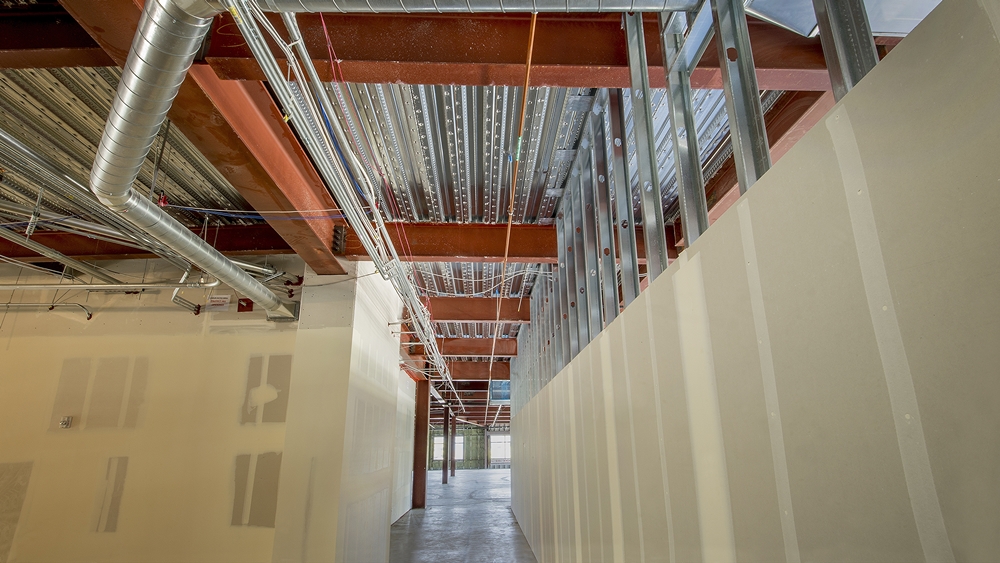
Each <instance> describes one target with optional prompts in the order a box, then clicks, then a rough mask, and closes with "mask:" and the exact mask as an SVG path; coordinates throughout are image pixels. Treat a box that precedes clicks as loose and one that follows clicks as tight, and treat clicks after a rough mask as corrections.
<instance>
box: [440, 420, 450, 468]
mask: <svg viewBox="0 0 1000 563" xmlns="http://www.w3.org/2000/svg"><path fill="white" fill-rule="evenodd" d="M443 426H444V447H443V449H444V455H443V456H442V459H441V483H442V484H444V485H447V484H448V461H449V459H450V457H449V455H448V454H449V453H451V452H450V451H449V450H448V427H449V426H451V409H450V408H448V407H445V408H444V425H443Z"/></svg>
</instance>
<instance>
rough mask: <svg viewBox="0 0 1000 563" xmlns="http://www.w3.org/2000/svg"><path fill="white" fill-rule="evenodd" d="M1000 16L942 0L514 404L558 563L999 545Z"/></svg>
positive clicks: (955, 555) (516, 471)
mask: <svg viewBox="0 0 1000 563" xmlns="http://www.w3.org/2000/svg"><path fill="white" fill-rule="evenodd" d="M998 29H1000V2H997V1H996V0H988V1H987V0H982V1H979V2H976V1H966V0H945V1H944V2H942V4H941V6H940V7H939V8H938V9H937V10H936V11H935V12H934V13H933V14H932V15H931V16H930V17H929V18H928V19H927V20H926V21H925V22H923V23H922V24H921V25H920V26H919V27H918V28H917V29H916V30H915V31H914V32H913V33H912V34H911V36H910V37H908V38H907V39H906V40H904V41H903V42H902V43H901V44H900V45H899V46H898V47H897V48H895V49H894V50H893V51H892V53H891V54H890V55H889V56H888V57H887V58H886V59H885V60H884V61H882V62H881V63H880V64H879V66H878V67H877V68H876V69H875V70H874V71H873V72H872V73H871V74H870V75H869V76H868V77H867V78H866V79H865V80H864V81H862V83H861V84H860V85H859V86H858V87H857V88H856V89H855V90H853V91H852V92H851V93H850V94H849V95H848V96H847V97H846V98H845V99H844V100H843V101H842V102H841V103H840V104H838V105H837V106H836V107H835V108H834V109H833V110H832V111H831V113H830V114H828V116H827V117H826V118H825V119H824V120H823V121H821V122H820V124H819V125H817V126H816V127H815V128H814V129H813V130H812V131H811V132H810V133H809V134H808V135H806V136H805V138H803V140H802V141H800V142H799V143H798V144H797V145H796V146H795V147H794V148H793V149H792V150H791V151H790V152H789V153H788V154H787V155H786V156H785V157H784V158H783V159H782V160H781V161H780V162H779V163H777V165H776V166H775V167H774V168H773V169H772V170H771V171H770V172H768V173H767V174H766V175H765V176H764V177H763V178H762V179H761V180H760V181H759V182H758V183H757V184H756V185H755V186H754V187H753V188H752V189H751V190H750V191H749V193H748V194H746V195H745V196H743V197H742V198H741V199H740V201H739V202H738V203H737V204H736V205H735V206H734V207H733V208H732V209H731V210H730V211H729V212H727V213H726V214H725V215H724V216H723V217H722V218H720V219H719V221H718V222H716V223H715V224H714V225H713V226H712V227H711V228H710V229H709V230H708V232H707V233H706V234H705V235H703V236H702V237H701V238H699V239H698V240H697V241H696V242H695V243H694V244H693V245H692V247H691V248H690V249H688V250H686V251H685V252H683V253H682V254H681V256H680V257H679V259H678V260H676V261H675V262H674V263H673V264H672V265H671V266H670V268H669V269H668V270H667V271H666V272H664V273H663V274H662V275H661V276H659V277H658V278H657V279H656V280H655V281H654V282H653V283H652V284H651V285H650V286H649V288H648V289H647V290H645V291H644V292H643V293H642V294H641V295H640V297H639V298H638V299H637V300H636V301H635V302H633V303H632V304H631V305H630V306H629V307H628V308H627V309H626V310H625V311H624V313H623V315H622V316H620V317H619V318H618V319H616V320H615V321H614V322H613V323H612V324H611V325H610V326H609V327H608V328H607V329H606V330H605V331H603V332H602V333H601V334H600V335H599V336H598V338H597V339H595V340H594V341H593V342H592V343H591V344H590V345H589V346H588V347H587V348H586V349H585V350H583V351H582V352H581V354H580V355H579V356H578V357H577V358H576V359H575V360H574V361H573V362H572V363H571V364H570V365H569V366H567V368H566V369H564V370H563V371H562V372H561V373H560V374H558V375H557V376H556V377H555V378H554V379H553V380H552V382H550V383H549V384H548V385H547V386H546V387H544V388H543V389H542V390H541V391H540V392H539V393H538V394H537V395H536V396H535V397H534V398H532V399H531V400H530V401H529V402H528V403H527V404H526V405H525V406H524V407H523V408H522V409H521V410H520V411H519V412H518V413H517V414H516V415H515V416H514V418H513V423H512V432H513V442H514V443H513V449H514V452H513V465H512V467H513V487H514V490H513V510H514V513H515V515H516V517H517V520H518V522H519V523H520V525H521V528H522V530H523V531H524V532H525V535H526V536H527V538H528V541H529V543H530V544H531V547H532V549H533V550H534V552H535V554H536V556H537V557H538V560H539V561H541V562H550V561H628V562H631V561H646V562H652V561H669V562H681V561H712V562H723V561H768V562H772V561H955V560H957V561H995V560H997V559H998V558H1000V535H998V534H997V533H996V530H997V529H998V526H1000V488H998V487H997V486H996V483H997V479H998V477H1000V470H998V467H1000V446H998V443H997V440H996V436H997V434H998V432H1000V411H998V410H997V408H996V405H998V404H1000V378H997V366H998V365H1000V346H998V345H997V343H998V342H1000V324H998V322H997V319H1000V292H998V290H997V288H998V287H1000V245H998V244H997V241H998V240H1000V221H998V220H997V217H1000V160H998V159H997V158H996V156H995V150H996V147H997V146H998V144H1000V105H998V104H997V103H996V94H995V93H996V92H997V91H998V88H1000V44H998V40H997V36H998ZM512 383H513V384H514V385H516V384H517V380H516V379H515V380H514V381H513V382H512Z"/></svg>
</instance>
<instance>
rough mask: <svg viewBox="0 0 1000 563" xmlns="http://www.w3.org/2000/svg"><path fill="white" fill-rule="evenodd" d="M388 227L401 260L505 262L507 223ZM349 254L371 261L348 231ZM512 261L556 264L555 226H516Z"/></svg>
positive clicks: (512, 233)
mask: <svg viewBox="0 0 1000 563" xmlns="http://www.w3.org/2000/svg"><path fill="white" fill-rule="evenodd" d="M386 226H387V230H388V232H389V237H390V238H391V239H392V242H393V244H394V245H395V247H396V250H397V252H398V253H399V256H400V258H401V259H403V260H405V261H413V262H502V261H503V251H504V243H505V240H506V235H507V226H506V225H496V224H494V225H482V224H479V225H470V224H459V223H390V224H388V225H386ZM344 248H345V250H344V254H345V257H346V258H348V259H351V260H368V259H370V257H369V256H368V254H367V253H366V252H365V249H364V247H363V246H361V242H360V241H359V240H358V237H357V235H355V234H354V232H353V231H349V232H348V234H347V239H346V244H345V246H344ZM508 262H510V263H533V264H555V263H556V230H555V227H553V226H551V225H515V226H514V228H513V229H512V230H511V236H510V255H509V258H508Z"/></svg>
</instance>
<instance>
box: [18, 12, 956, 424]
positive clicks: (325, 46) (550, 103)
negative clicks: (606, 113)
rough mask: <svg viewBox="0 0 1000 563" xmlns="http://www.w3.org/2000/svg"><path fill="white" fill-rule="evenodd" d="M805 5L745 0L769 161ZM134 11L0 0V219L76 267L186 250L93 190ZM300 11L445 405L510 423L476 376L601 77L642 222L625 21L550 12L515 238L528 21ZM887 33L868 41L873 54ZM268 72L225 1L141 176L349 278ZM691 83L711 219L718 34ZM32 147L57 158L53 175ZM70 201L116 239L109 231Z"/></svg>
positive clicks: (728, 168)
mask: <svg viewBox="0 0 1000 563" xmlns="http://www.w3.org/2000/svg"><path fill="white" fill-rule="evenodd" d="M140 3H141V2H140ZM802 3H805V4H809V5H810V6H811V0H805V1H804V2H791V1H787V2H786V1H782V2H775V1H765V0H755V1H753V2H750V3H748V7H749V10H750V13H756V14H758V15H760V16H761V17H762V18H764V19H766V20H768V22H770V23H765V22H764V21H758V20H753V19H751V21H750V39H751V41H753V44H754V56H755V62H756V66H757V76H758V80H759V86H760V89H761V90H762V91H761V102H762V105H763V108H764V111H765V122H766V126H767V133H768V139H769V141H770V144H771V154H772V158H774V159H777V158H778V157H780V154H783V153H784V152H785V151H787V150H788V148H789V147H790V146H791V145H793V144H794V142H795V141H796V140H797V139H798V138H800V137H801V136H802V135H803V134H804V133H805V132H806V131H807V130H808V128H809V127H810V126H811V125H812V124H813V123H815V122H816V120H818V118H819V117H820V116H821V115H822V114H823V113H824V112H825V111H826V109H828V108H829V107H830V106H831V105H832V97H831V96H830V95H828V94H826V92H827V90H829V88H830V79H829V77H828V75H827V71H826V66H825V63H824V59H823V52H822V49H821V47H820V44H819V39H817V38H815V37H809V36H810V35H812V28H814V27H815V16H813V18H812V23H811V24H810V23H809V22H808V21H806V20H808V19H809V18H808V17H800V14H799V12H801V10H799V11H795V10H794V9H793V7H794V6H793V5H797V4H802ZM935 3H936V2H933V1H925V2H922V3H914V4H910V5H909V7H910V8H912V9H909V10H903V11H898V10H897V11H893V10H892V7H893V6H895V5H897V4H899V3H898V2H895V3H894V2H889V1H888V0H885V1H881V2H869V9H870V10H871V11H872V13H877V14H881V15H880V16H879V17H880V18H881V19H880V20H879V22H882V21H883V20H884V21H885V22H886V23H884V25H883V23H878V24H877V25H882V26H883V29H884V32H883V35H886V36H888V35H892V36H897V37H898V36H899V35H903V34H905V33H906V32H907V31H908V30H909V29H906V25H907V24H903V23H900V22H901V21H904V20H906V21H909V20H907V18H909V19H913V18H917V20H919V17H922V16H921V15H920V13H924V14H925V13H926V11H929V10H930V9H931V8H933V5H934V4H935ZM688 4H691V5H692V6H694V7H696V6H697V5H698V4H699V3H698V2H688ZM916 4H920V5H919V6H916ZM800 8H801V6H800ZM921 10H923V12H921ZM140 12H141V8H140V7H139V6H137V5H136V4H135V3H133V2H131V1H129V0H113V1H108V2H105V3H102V4H100V5H93V4H92V3H90V2H87V1H85V0H62V1H61V2H55V1H54V0H16V1H15V0H11V1H5V2H0V131H2V132H3V133H4V134H5V136H0V217H2V219H3V221H4V222H5V224H4V225H3V226H0V228H4V229H7V230H9V231H10V232H15V233H17V234H18V235H19V236H24V235H25V233H26V231H27V232H28V233H29V234H30V235H31V238H32V239H33V240H34V241H36V242H38V243H39V244H42V245H44V246H45V247H48V248H50V249H54V250H56V251H58V252H60V253H62V254H63V255H65V256H67V257H70V258H73V259H75V260H82V261H92V260H98V259H101V258H124V257H150V256H156V255H159V256H164V257H168V258H177V259H179V258H178V257H177V256H176V255H175V254H174V253H172V252H171V250H170V249H169V248H164V247H163V245H160V244H157V243H156V241H154V240H149V239H147V238H144V237H143V235H142V233H140V232H137V231H136V229H135V228H134V227H133V226H131V225H130V224H129V223H127V222H125V221H123V220H122V219H121V218H119V217H116V216H115V214H114V213H111V212H109V211H108V210H107V209H106V208H104V207H102V206H100V205H99V204H98V203H97V200H96V198H94V196H93V195H92V194H91V193H90V192H89V191H88V190H86V188H85V186H86V185H87V183H88V176H89V174H90V168H91V163H92V162H93V160H94V154H95V151H96V150H97V145H98V142H99V141H100V139H101V133H102V130H103V129H104V124H105V119H106V116H107V114H108V112H109V110H110V109H111V104H112V99H113V96H114V94H115V89H116V87H117V85H118V81H119V79H120V76H121V72H120V71H119V69H118V67H117V66H116V65H122V64H123V63H124V60H125V57H126V55H127V53H128V50H129V46H130V44H131V41H132V36H133V34H134V32H135V29H136V26H137V23H138V21H139V17H140ZM808 14H812V12H811V7H810V8H809V10H808ZM808 14H807V16H808ZM652 16H653V14H650V17H649V18H648V19H647V20H645V21H644V27H646V28H648V30H647V34H646V50H647V53H648V57H649V61H650V64H649V69H648V70H649V78H650V82H651V84H652V86H653V87H654V89H653V90H652V92H651V100H650V103H651V106H652V109H653V116H652V122H653V129H654V130H653V138H654V139H655V145H656V150H655V153H656V156H657V162H656V165H657V167H658V169H659V171H660V174H659V179H660V192H661V195H662V202H661V203H662V207H663V211H664V215H665V218H666V224H667V233H666V235H665V236H666V239H667V243H668V254H669V256H670V257H671V258H672V257H674V256H676V251H677V249H678V248H682V247H683V240H682V234H681V231H680V228H679V216H680V210H679V206H678V188H677V186H676V180H675V174H674V167H675V162H674V149H673V137H672V136H671V132H670V124H669V119H670V118H669V111H668V107H667V106H668V103H667V100H666V95H665V93H666V91H665V90H664V89H663V88H662V86H663V85H664V80H665V79H664V71H663V68H662V64H663V63H662V61H663V55H662V45H661V44H660V40H659V30H658V24H657V22H656V19H655V17H652ZM269 17H270V16H269ZM298 20H299V23H300V25H301V28H302V35H303V37H304V41H305V46H306V48H307V49H308V51H309V53H310V55H311V58H312V59H313V61H314V62H315V65H316V68H317V70H318V72H319V75H320V77H321V79H322V80H323V81H324V87H325V89H326V92H327V93H328V95H329V97H330V99H331V100H333V101H334V103H335V104H336V106H337V118H338V119H339V123H340V126H341V127H342V128H343V130H344V131H347V132H349V141H350V142H349V149H350V150H351V151H352V152H353V154H354V155H356V157H357V158H358V160H359V162H360V163H361V164H362V168H363V170H364V173H365V174H366V175H367V176H368V178H367V180H368V181H369V182H370V183H371V185H373V186H377V191H376V194H375V197H376V200H377V201H376V203H375V206H376V207H377V210H378V213H380V215H381V218H382V220H383V221H384V222H385V223H386V226H387V232H388V235H389V237H390V238H391V242H392V244H393V245H394V246H395V248H396V249H397V251H398V253H399V258H400V260H402V262H403V263H404V264H405V270H406V277H407V278H408V279H410V280H412V283H413V284H414V285H415V286H416V288H417V290H418V291H419V293H420V296H421V297H422V298H423V300H424V305H425V306H426V308H427V309H428V310H429V312H430V318H431V320H432V321H433V331H434V332H435V336H436V340H435V346H436V347H437V348H438V349H439V350H440V354H441V355H442V356H443V357H444V358H445V359H446V360H447V362H448V365H449V371H450V372H451V379H452V380H454V384H447V385H446V384H444V383H441V384H440V389H439V391H438V392H439V393H440V394H441V396H442V398H443V400H445V401H451V402H456V401H457V400H459V399H460V400H461V402H462V404H463V406H464V407H465V408H466V413H467V416H466V419H467V420H469V421H472V422H476V421H478V423H480V424H482V423H484V422H485V423H496V424H505V423H508V422H509V416H510V412H509V408H506V407H504V406H503V405H504V403H503V402H500V403H498V402H496V401H490V400H489V398H488V396H487V387H488V386H489V385H490V384H491V382H496V381H503V380H504V379H509V372H510V368H509V365H508V361H509V359H510V358H511V357H514V356H517V352H518V350H517V341H516V338H517V336H518V334H519V331H520V330H521V328H522V327H523V326H524V325H525V324H526V323H527V322H529V320H530V297H531V295H532V291H533V289H534V288H535V287H536V286H537V285H538V284H539V282H540V280H541V281H546V280H549V279H550V278H551V276H552V273H551V268H550V267H548V266H547V265H551V264H554V263H555V262H556V260H557V251H556V233H555V226H554V222H555V219H556V216H557V214H558V212H559V209H560V202H561V201H562V197H563V195H564V191H565V190H566V187H567V181H568V179H569V177H570V175H571V174H572V167H573V165H574V162H575V161H576V159H577V156H578V153H579V152H580V150H581V147H582V145H584V144H586V143H587V142H590V141H589V140H588V138H587V137H586V135H584V123H585V118H586V117H587V116H588V114H590V113H591V112H593V111H595V103H598V102H599V99H600V95H601V93H602V92H603V91H604V90H602V89H606V88H624V89H625V90H624V92H623V98H622V99H623V106H624V119H623V123H624V135H625V137H626V142H625V144H626V148H627V149H628V150H627V151H626V158H628V159H629V161H630V162H631V166H629V167H628V169H629V171H630V177H629V179H628V183H629V185H630V186H631V189H632V193H631V195H632V198H631V199H632V220H633V222H635V223H636V224H639V223H641V222H642V214H641V206H640V194H639V179H638V176H637V175H636V174H635V172H634V171H635V169H636V166H635V162H634V161H635V159H636V158H637V156H636V153H635V150H634V146H635V144H636V140H635V138H634V135H635V134H634V131H633V129H634V126H635V124H634V119H633V115H634V114H633V111H632V107H631V101H630V100H631V98H630V96H631V95H632V94H630V93H629V90H628V88H629V67H628V60H627V57H626V49H625V37H624V33H623V32H622V24H621V15H620V14H613V13H612V14H598V13H580V12H574V13H567V14H541V15H540V16H539V17H538V24H537V29H538V37H537V40H536V44H535V47H534V59H533V70H532V81H531V84H532V86H531V87H530V88H529V90H528V99H527V103H526V108H527V111H526V115H525V123H524V134H523V139H522V141H521V142H522V144H523V146H524V147H526V148H525V153H524V154H525V157H524V158H523V159H522V160H521V166H520V168H519V169H518V173H517V178H516V179H515V185H516V192H515V193H516V196H515V201H514V202H513V214H512V215H511V217H510V219H511V223H512V227H511V231H510V244H509V245H507V244H506V242H507V240H506V237H507V229H506V225H507V221H508V214H507V209H508V206H509V205H510V203H511V202H510V201H509V195H510V190H511V180H512V179H511V177H510V176H511V172H512V168H513V167H512V160H513V159H512V156H513V154H512V153H513V152H514V147H515V146H518V138H517V127H518V111H519V108H520V107H521V103H522V95H523V90H524V89H523V88H522V87H521V86H520V83H521V82H522V81H523V79H524V72H525V68H524V58H525V52H526V50H527V41H528V27H527V24H528V21H529V16H527V15H526V14H523V13H522V14H518V13H513V14H464V15H461V16H457V15H454V14H425V13H422V14H409V15H388V14H359V13H351V14H333V13H331V14H328V15H326V16H323V17H320V16H319V15H317V14H300V15H299V17H298ZM271 21H274V22H279V21H280V20H279V19H278V18H277V16H274V17H273V18H271ZM893 22H894V23H893ZM774 24H778V25H774ZM276 25H277V24H276ZM875 25H876V24H875V22H874V20H873V26H875ZM892 25H896V27H892ZM890 28H891V29H890ZM911 28H912V26H911ZM789 30H792V31H789ZM796 32H798V33H796ZM896 41H898V39H896V38H893V37H880V38H877V43H879V44H880V51H881V54H883V55H884V54H885V53H886V52H888V50H890V49H891V48H892V46H893V45H894V44H895V42H896ZM274 52H275V53H277V54H278V56H279V58H280V57H281V53H280V51H277V50H274ZM654 61H655V62H654ZM264 78H265V76H264V74H263V73H262V71H261V68H260V66H259V65H258V63H257V61H256V60H255V58H254V57H253V55H252V53H251V52H250V50H249V48H248V46H247V45H246V42H245V41H243V37H242V36H241V34H240V33H239V31H238V30H237V29H236V23H235V22H234V20H233V17H232V15H230V14H229V13H225V14H223V15H219V16H216V17H215V20H214V22H213V24H212V29H211V31H210V33H209V38H208V40H207V41H206V42H205V45H204V46H203V49H202V50H201V52H199V54H198V55H197V56H196V59H195V66H194V67H193V68H192V70H191V71H190V73H189V75H188V77H187V79H186V80H185V81H184V83H183V84H182V86H181V88H180V92H179V94H178V98H177V100H176V101H175V103H174V106H173V108H172V109H171V111H170V113H169V114H168V117H169V120H168V121H167V122H166V124H165V125H164V126H163V127H162V128H161V129H160V132H159V134H158V136H157V138H156V139H155V141H154V143H153V145H152V150H150V152H149V154H148V155H147V157H146V160H145V162H144V163H143V165H142V168H141V170H140V173H139V177H138V179H137V181H136V182H135V183H134V185H133V189H135V190H136V191H138V192H139V193H141V194H144V195H145V196H146V197H148V198H149V199H150V200H151V201H154V202H156V203H158V204H159V206H160V207H161V209H163V210H164V211H166V213H167V214H168V215H169V216H171V217H173V218H174V219H176V220H177V221H179V222H180V223H181V224H182V225H183V226H185V227H187V228H188V229H190V230H191V231H192V232H194V233H195V234H197V235H199V236H201V238H202V239H203V240H205V241H207V242H208V243H209V244H211V245H212V246H214V247H215V248H216V249H218V250H219V251H221V252H222V253H224V254H226V255H228V256H246V255H259V256H266V255H269V254H286V253H297V254H299V255H300V256H301V257H302V258H303V259H304V260H305V262H306V263H307V264H308V265H309V266H310V267H312V268H313V269H314V270H315V271H317V272H318V273H322V274H340V273H344V269H343V262H342V261H343V260H365V259H369V257H368V254H367V252H366V249H365V248H364V247H363V246H362V245H361V242H360V239H359V233H357V232H355V231H353V230H352V229H350V228H349V227H348V226H347V225H346V222H345V219H344V212H343V209H344V207H343V205H342V203H343V202H339V201H335V199H334V197H333V196H332V194H331V191H330V190H329V189H327V186H326V185H325V183H324V179H323V177H322V175H321V174H320V173H318V172H317V168H316V161H315V159H314V158H312V157H311V156H310V154H309V153H308V151H307V150H306V149H304V148H303V137H302V135H299V134H298V133H297V132H296V131H295V130H294V129H293V128H292V127H291V126H290V125H289V124H288V114H287V113H286V108H283V107H282V104H281V103H280V100H279V99H278V98H277V97H276V96H275V91H274V89H273V88H272V87H271V86H272V85H268V84H266V83H264V82H263V80H264ZM691 83H692V86H693V88H694V91H693V92H694V94H693V97H692V98H693V106H694V112H695V114H696V129H697V138H698V141H699V143H700V151H699V152H700V154H699V161H700V162H701V164H702V167H703V170H704V177H705V183H706V186H705V191H706V196H707V200H708V206H709V213H710V217H711V216H717V214H718V213H721V212H722V211H724V210H725V209H726V208H727V207H728V206H729V205H730V204H731V203H732V201H734V200H735V198H736V197H738V195H739V191H738V189H736V172H735V168H734V164H733V158H732V152H733V151H732V142H731V140H730V131H729V122H728V118H727V111H726V103H725V96H724V94H723V91H722V90H721V86H722V79H721V76H720V70H719V62H718V58H717V55H716V50H715V49H714V48H708V49H707V50H706V51H705V54H704V56H703V57H701V59H700V61H699V62H698V64H697V68H695V69H694V71H693V72H692V74H691ZM583 148H586V147H583ZM24 149H27V151H29V152H30V153H32V154H34V155H35V157H37V158H36V160H32V158H29V157H28V156H26V154H25V150H24ZM37 159H41V160H44V161H45V162H47V163H48V165H49V167H50V168H49V169H48V170H40V169H39V167H38V165H37ZM55 172H58V174H56V173H55ZM59 175H62V176H63V178H62V179H59V178H58V177H57V176H59ZM74 182H75V183H74ZM33 215H35V217H33ZM46 217H50V219H46ZM53 217H54V218H56V219H51V218H53ZM66 218H73V219H75V220H78V222H79V221H82V222H86V223H88V224H92V225H99V226H103V227H106V228H109V229H113V230H115V231H118V232H120V233H122V234H121V236H103V235H100V233H98V232H97V231H98V230H99V229H97V227H93V228H91V229H90V230H88V229H87V228H86V226H85V225H84V226H83V227H79V226H78V227H74V226H73V225H74V224H75V223H74V224H71V223H72V222H71V221H68V220H67V219H66ZM640 232H641V231H640ZM112 234H114V233H112ZM637 239H638V240H637V242H638V243H639V249H638V253H637V256H638V259H639V262H640V264H642V263H643V261H644V259H645V254H644V249H643V247H642V241H641V237H637ZM505 247H509V248H508V250H505ZM505 255H506V256H507V262H508V263H507V265H506V268H504V267H503V266H502V265H501V262H502V261H503V260H504V257H505ZM0 256H3V257H4V259H6V260H19V261H25V262H35V263H41V262H46V263H47V262H52V258H51V256H43V255H40V254H39V253H38V252H37V250H33V249H32V248H26V247H24V246H23V245H19V244H17V243H15V242H10V241H6V242H5V241H0ZM257 262H261V260H257ZM504 270H505V272H506V274H505V275H502V272H503V271H504ZM254 275H256V276H257V277H258V278H260V277H266V275H262V274H260V273H259V272H257V273H254ZM272 285H273V284H272ZM498 299H501V301H502V302H501V303H500V305H499V306H498V305H497V303H498V301H497V300H498ZM498 320H499V322H497V321H498ZM404 326H405V325H404ZM403 332H404V334H403V342H404V345H403V354H404V360H405V361H404V365H405V366H406V367H407V369H408V370H409V371H410V372H411V373H412V374H414V377H423V376H425V375H426V371H427V370H428V369H429V368H428V366H427V365H426V364H425V363H424V362H425V360H426V359H427V358H426V357H425V355H424V353H425V351H426V350H424V347H425V346H424V345H422V344H420V343H418V342H414V341H411V338H409V332H410V331H407V330H404V331H403ZM494 337H496V343H494V339H495V338H494Z"/></svg>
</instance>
